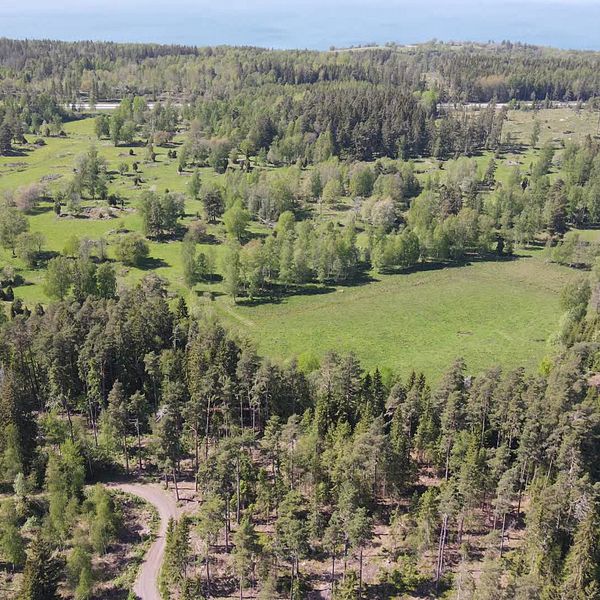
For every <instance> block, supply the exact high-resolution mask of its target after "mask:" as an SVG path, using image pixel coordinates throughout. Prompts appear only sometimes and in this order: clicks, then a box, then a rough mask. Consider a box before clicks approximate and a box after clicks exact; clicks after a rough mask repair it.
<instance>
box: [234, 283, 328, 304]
mask: <svg viewBox="0 0 600 600" xmlns="http://www.w3.org/2000/svg"><path fill="white" fill-rule="evenodd" d="M335 291H336V288H334V287H331V286H327V285H322V284H305V285H283V284H279V283H275V284H271V285H270V286H269V288H268V289H267V290H266V291H265V294H264V295H263V296H260V297H258V298H256V297H255V298H239V299H238V301H237V303H238V305H240V306H261V305H263V304H281V303H282V302H284V301H285V300H286V299H287V298H289V297H291V296H320V295H322V294H331V293H332V292H335Z"/></svg>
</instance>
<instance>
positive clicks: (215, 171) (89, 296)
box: [0, 39, 600, 600]
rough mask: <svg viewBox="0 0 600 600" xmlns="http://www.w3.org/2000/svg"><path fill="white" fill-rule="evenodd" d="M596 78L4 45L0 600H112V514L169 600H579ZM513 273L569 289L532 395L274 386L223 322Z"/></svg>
mask: <svg viewBox="0 0 600 600" xmlns="http://www.w3.org/2000/svg"><path fill="white" fill-rule="evenodd" d="M599 63H600V55H598V54H597V53H592V52H567V51H559V50H553V49H546V48H537V47H533V46H526V45H520V44H511V43H502V44H497V45H496V44H489V45H475V44H442V43H429V44H424V45H419V46H414V47H413V46H411V47H398V46H394V45H389V46H386V47H381V48H371V49H366V48H365V49H353V50H351V51H350V50H348V51H343V50H334V49H332V50H331V51H329V52H309V51H268V50H263V49H259V48H228V47H219V48H194V47H183V46H159V45H148V44H140V45H135V44H112V43H99V42H81V43H63V42H52V41H35V40H27V41H17V40H8V39H0V157H1V158H0V178H1V177H5V176H6V177H7V178H10V182H11V184H10V185H0V189H2V194H1V198H0V246H1V250H0V252H1V253H2V254H0V260H1V261H2V264H1V265H0V266H1V267H2V268H1V269H0V309H1V310H0V596H1V597H2V598H9V599H11V600H12V599H14V600H57V599H59V598H66V599H71V598H74V599H75V600H93V599H99V598H122V599H125V598H127V599H128V600H132V599H133V598H136V591H135V587H134V580H135V579H136V573H137V568H138V567H139V565H140V563H141V562H142V556H143V555H144V552H145V551H146V550H147V548H148V546H149V544H150V543H151V541H152V539H153V536H156V535H157V531H156V526H155V525H152V522H153V521H152V519H153V517H152V516H151V514H152V509H151V508H150V507H149V506H146V505H145V504H144V502H142V501H141V500H139V499H138V500H135V499H134V498H133V496H132V495H131V494H129V492H127V490H126V489H125V488H124V487H123V486H124V485H125V484H127V483H132V482H135V483H137V484H139V485H140V486H145V487H146V488H150V489H152V490H154V491H155V493H157V494H162V495H163V496H162V497H164V498H167V499H169V501H170V502H172V504H173V506H175V507H176V510H175V511H174V516H173V517H172V518H171V519H170V520H169V521H168V524H167V523H165V531H164V534H165V535H164V538H165V550H164V557H162V560H161V561H160V562H161V564H160V566H159V567H157V569H156V571H157V573H155V574H154V575H156V576H157V581H158V586H159V593H160V595H161V597H162V598H164V599H165V600H168V599H174V600H180V599H181V600H192V599H202V598H218V597H227V598H231V597H239V598H240V600H243V598H245V597H252V598H263V599H265V600H273V599H275V598H290V599H295V600H300V599H303V598H307V599H312V598H315V599H316V598H329V599H336V600H355V599H362V598H365V599H366V598H372V599H383V598H386V599H387V598H389V599H393V598H398V599H409V598H410V599H411V600H413V599H415V598H447V599H452V600H513V599H514V600H594V599H600V467H599V465H600V396H599V390H600V339H599V332H600V328H599V325H600V322H599V310H600V260H599V257H600V241H599V239H598V237H597V235H596V233H597V229H598V228H599V226H600V138H599V136H598V135H594V133H595V131H594V129H593V126H592V125H590V123H593V124H594V125H595V122H596V120H597V119H596V117H597V115H596V113H595V111H596V108H597V106H596V99H595V98H596V96H598V95H599V94H600V89H599V88H600V79H599V78H600V75H598V73H599V72H600V70H599V69H598V67H599V66H600V64H599ZM107 100H112V101H114V104H115V106H114V107H113V108H112V109H111V110H106V111H104V110H103V111H97V110H96V104H97V103H99V102H101V101H107ZM82 101H84V102H86V103H87V105H86V107H85V109H81V108H80V107H78V105H79V103H80V102H82ZM571 101H574V104H573V105H571V104H568V106H567V107H566V108H565V107H563V108H562V109H552V108H551V107H552V104H553V103H556V102H561V103H562V102H569V103H570V102H571ZM466 102H484V103H486V104H485V106H481V107H477V109H473V110H467V109H465V107H461V104H462V103H466ZM557 110H564V111H565V112H561V113H560V115H561V116H560V117H555V116H554V115H553V112H556V111H557ZM567 111H568V113H567ZM511 112H512V113H519V115H520V116H522V115H525V116H524V117H522V119H521V121H520V126H522V131H521V132H520V134H519V136H518V139H517V137H515V134H514V123H513V124H511V125H510V126H511V127H513V128H512V129H507V128H508V126H509V122H510V115H511ZM571 112H572V115H571V114H570V113H571ZM562 115H566V116H562ZM567 118H569V119H570V120H569V125H568V126H567V125H566V124H565V122H566V121H565V120H566V119H567ZM572 123H575V124H576V125H577V127H579V129H578V131H577V132H574V131H573V130H571V129H568V127H571V125H572ZM38 157H39V159H38ZM38 160H39V162H36V161H38ZM17 182H18V183H17ZM12 183H15V185H12ZM0 184H2V181H1V180H0ZM111 220H114V221H111ZM81 232H84V233H83V234H82V233H81ZM168 261H171V263H172V264H171V263H169V262H168ZM528 261H529V262H530V263H531V264H533V267H532V269H536V268H540V269H541V268H542V265H543V266H544V268H547V269H548V271H545V272H548V273H555V274H557V280H560V282H561V283H563V282H566V285H564V286H562V291H561V292H560V293H558V291H556V293H555V292H554V287H553V285H551V282H548V285H547V288H548V289H547V294H548V295H549V296H551V297H552V298H551V299H552V302H555V304H556V310H557V311H558V315H557V322H556V323H555V324H554V326H553V333H552V335H551V336H550V338H549V339H547V340H546V339H542V340H541V342H542V350H541V353H539V352H538V349H539V346H535V348H536V350H535V352H536V355H535V360H533V361H530V362H529V363H528V364H527V365H525V364H518V363H513V364H510V365H505V364H486V368H484V369H474V368H473V367H472V366H471V365H470V364H469V362H468V361H466V360H465V359H464V358H462V357H461V356H460V352H459V351H458V350H457V352H456V353H455V356H456V359H455V360H454V361H453V362H451V363H450V364H447V365H446V369H445V371H444V373H443V374H442V375H441V376H439V377H435V376H431V375H429V374H425V373H423V372H421V370H420V369H418V368H416V367H415V365H413V364H406V365H405V369H404V371H403V372H397V371H394V370H392V369H389V368H384V367H383V366H381V368H380V367H377V366H376V367H374V368H371V367H370V366H365V363H364V362H361V359H359V358H358V357H357V355H356V354H355V353H353V352H348V351H346V350H345V349H342V348H336V347H335V344H332V347H331V348H330V349H329V351H328V352H326V353H324V354H322V355H318V356H317V355H312V354H308V355H303V356H302V357H296V356H293V355H291V356H290V355H287V356H283V355H276V356H275V355H269V354H267V353H263V352H259V350H257V342H258V341H259V338H260V336H261V335H262V332H261V330H260V326H256V324H255V323H253V322H251V321H250V320H249V319H247V318H246V317H245V316H240V313H236V312H235V311H236V309H237V308H239V307H244V308H245V309H248V310H251V309H253V308H255V307H259V306H260V305H267V306H268V307H269V308H271V307H275V306H276V305H277V304H279V303H283V304H285V301H286V300H288V299H290V298H292V297H296V298H302V297H303V299H304V301H305V302H306V307H305V309H304V310H305V312H306V313H310V311H311V309H312V305H311V304H310V302H311V296H313V295H315V296H316V295H326V294H331V295H334V294H337V295H339V296H342V295H345V296H349V295H350V293H351V290H352V289H353V288H360V287H365V288H368V287H369V286H374V285H375V283H376V280H377V279H379V280H384V279H386V278H397V279H398V280H399V281H401V282H404V281H407V280H409V281H410V282H411V284H410V285H413V286H414V287H415V288H417V289H418V287H419V286H421V285H424V283H423V282H424V280H425V278H426V277H427V276H428V275H429V274H430V272H431V273H435V272H439V271H445V272H447V273H449V275H448V279H449V280H452V273H453V272H458V271H459V270H461V269H467V268H468V267H469V266H472V265H473V264H484V265H505V264H506V265H509V264H513V263H514V264H517V263H520V264H523V263H527V262H528ZM550 269H555V270H554V271H551V270H550ZM415 273H416V274H419V275H421V276H423V279H421V280H419V281H417V282H416V283H415V280H414V279H409V278H410V277H411V275H414V274H415ZM497 273H498V271H491V270H490V271H489V272H486V277H487V279H489V280H492V287H491V289H492V293H491V296H490V297H488V298H486V300H485V302H486V304H485V306H486V310H487V312H492V313H494V312H495V311H496V310H497V309H499V308H500V307H501V305H502V304H503V303H504V301H505V300H506V299H505V298H502V297H501V296H500V294H497V293H496V290H495V288H494V287H493V280H494V278H495V277H496V276H497ZM519 273H520V274H521V273H528V271H525V270H523V271H519ZM167 274H168V276H167ZM169 278H171V279H169ZM517 281H518V285H519V286H520V287H523V288H526V287H528V286H530V287H533V286H535V283H531V282H529V281H527V277H526V275H522V274H521V275H520V279H518V280H517ZM543 283H544V285H545V284H546V282H543ZM407 285H408V284H407ZM376 289H381V288H376ZM515 292H516V290H515ZM38 293H39V294H40V296H38ZM376 293H377V292H374V293H373V295H375V294H376ZM445 293H446V289H443V288H440V289H439V290H435V294H436V295H437V296H439V297H440V303H441V301H442V296H443V295H444V294H445ZM27 294H29V295H27ZM415 297H416V298H417V300H416V304H419V297H418V291H417V295H416V296H415ZM28 298H29V299H28ZM371 301H373V299H369V300H368V301H367V302H366V304H367V307H366V308H367V310H368V309H369V306H368V303H369V302H371ZM411 308H412V307H410V306H407V305H401V304H400V303H399V302H398V303H396V302H395V303H394V306H393V310H394V312H393V313H392V315H393V316H392V318H396V317H397V315H398V313H400V312H405V311H409V310H411ZM537 309H538V307H537V306H536V305H535V304H533V305H532V307H531V313H530V314H529V315H528V317H527V318H528V319H535V317H536V315H535V312H536V311H537ZM243 314H244V315H248V314H250V313H243ZM232 315H233V318H234V319H237V320H238V321H241V322H242V323H243V322H244V321H246V322H249V327H250V328H254V329H255V332H254V338H252V337H251V336H245V335H240V334H239V332H237V331H233V330H232V328H231V327H230V326H229V325H230V323H231V321H228V322H227V323H225V320H226V319H227V317H228V316H229V317H231V316H232ZM558 317H560V318H558ZM382 318H383V319H385V318H387V317H385V316H384V317H382ZM426 319H427V326H428V328H429V330H431V331H434V334H436V335H437V333H436V332H437V329H438V328H440V333H439V336H440V338H441V336H442V335H443V334H442V332H441V329H442V325H443V323H444V321H445V319H446V316H445V315H443V314H441V315H440V314H427V315H426ZM283 325H284V328H283V329H282V331H284V332H286V333H284V334H282V335H286V334H287V329H286V328H285V325H286V324H285V323H284V324H283ZM354 325H355V324H354V323H348V324H347V326H348V327H352V326H354ZM475 327H476V323H473V324H472V329H475ZM302 333H303V332H301V333H300V338H301V339H304V338H303V335H302ZM536 333H537V332H536ZM452 335H453V336H455V337H452V340H460V338H461V337H470V336H472V335H473V332H472V331H464V330H462V329H461V330H460V331H458V332H455V331H452ZM541 336H542V334H540V335H538V336H537V337H538V338H539V337H541ZM356 337H357V343H358V344H361V343H362V339H360V334H359V333H357V334H356ZM539 341H540V340H533V339H532V340H530V343H531V347H532V353H533V352H534V350H533V348H534V343H537V342H539ZM377 343H378V344H380V345H384V346H385V347H386V348H388V350H389V352H390V353H400V352H401V351H402V348H401V347H400V346H401V342H400V341H399V340H397V339H395V338H394V337H393V336H392V335H390V336H387V338H386V339H383V337H382V339H381V340H377ZM459 343H460V342H459V341H453V344H455V346H456V347H457V349H458V347H459ZM480 343H482V344H483V343H485V344H486V345H487V346H492V347H493V348H494V349H499V348H500V346H502V345H507V346H510V347H511V348H513V346H512V344H516V342H515V341H514V340H513V339H512V338H511V336H510V335H508V334H507V333H506V332H504V331H503V330H501V329H500V325H499V324H498V328H494V329H493V330H492V331H491V332H489V333H487V336H486V338H485V342H480ZM453 347H454V346H453ZM368 349H369V348H368ZM306 350H310V348H307V349H306ZM521 350H522V349H521ZM428 351H429V352H432V353H435V352H436V351H437V346H436V342H432V343H431V348H428ZM538 354H539V356H538ZM364 358H365V357H364V355H363V356H362V359H363V360H364ZM495 362H496V363H497V362H498V361H495ZM532 365H533V366H532ZM162 518H163V520H164V516H163V517H162ZM154 519H155V520H160V517H158V516H155V517H154ZM153 527H154V528H153ZM159 535H160V533H159ZM144 598H145V597H144V596H142V600H144Z"/></svg>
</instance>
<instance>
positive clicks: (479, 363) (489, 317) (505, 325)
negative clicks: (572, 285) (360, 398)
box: [217, 251, 576, 377]
mask: <svg viewBox="0 0 600 600" xmlns="http://www.w3.org/2000/svg"><path fill="white" fill-rule="evenodd" d="M574 276H576V275H575V274H574V272H573V271H572V270H569V269H567V268H564V267H559V266H557V265H552V264H549V263H546V262H545V261H544V260H543V259H542V257H541V256H540V255H539V251H538V252H535V251H534V252H528V253H523V255H522V257H521V258H519V259H517V260H513V261H502V262H493V263H483V262H478V263H474V264H471V265H468V266H464V267H454V268H445V269H441V270H437V271H428V272H418V273H411V274H405V275H389V276H378V278H377V280H376V281H374V282H372V283H369V284H366V285H362V286H357V287H345V288H344V287H340V288H336V289H334V290H332V291H331V292H329V293H324V294H320V295H314V296H310V297H308V298H307V297H306V296H294V297H290V298H287V299H285V300H284V301H282V302H281V303H280V304H277V305H271V304H266V305H262V306H255V307H245V306H237V307H232V306H231V305H229V306H226V305H224V304H217V308H218V310H219V313H220V314H221V315H222V316H223V317H224V318H225V320H226V321H227V322H229V323H230V325H231V327H232V328H234V329H236V330H237V331H239V332H240V333H241V334H242V335H248V336H250V337H251V338H252V339H254V340H255V341H256V343H257V344H258V348H259V350H260V351H261V352H263V353H265V354H267V355H270V356H275V357H277V356H290V355H297V356H299V357H303V355H304V357H307V356H311V355H314V356H317V357H318V356H320V355H322V354H323V353H324V352H326V351H327V350H329V349H331V348H335V349H337V350H339V351H350V350H352V351H354V352H356V354H357V355H358V356H359V357H360V358H361V359H362V360H363V362H364V364H365V365H366V366H367V367H370V368H374V367H375V366H377V365H378V366H380V367H381V366H384V367H388V368H390V369H393V370H395V371H399V372H403V373H406V372H407V371H410V370H411V369H413V368H415V369H419V370H422V371H424V372H425V373H426V374H427V375H431V376H433V377H437V376H438V375H439V374H440V373H441V372H442V371H443V370H444V369H445V368H446V367H447V366H448V365H449V364H450V363H451V362H452V360H453V359H454V358H456V357H457V356H463V357H464V358H465V359H466V361H467V363H468V366H469V369H470V370H471V371H473V372H477V371H479V370H481V369H483V368H486V367H489V366H491V365H494V364H501V365H505V366H507V367H510V366H516V365H527V366H529V367H531V368H535V367H536V366H537V364H538V362H539V360H540V359H541V358H542V356H543V355H544V351H545V344H546V339H547V337H548V335H549V334H550V333H551V332H552V331H553V330H554V329H555V328H556V324H557V319H558V317H559V314H560V310H559V307H558V292H559V291H560V289H561V287H562V286H563V285H564V284H565V283H566V282H567V281H569V280H570V279H571V278H572V277H574Z"/></svg>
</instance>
